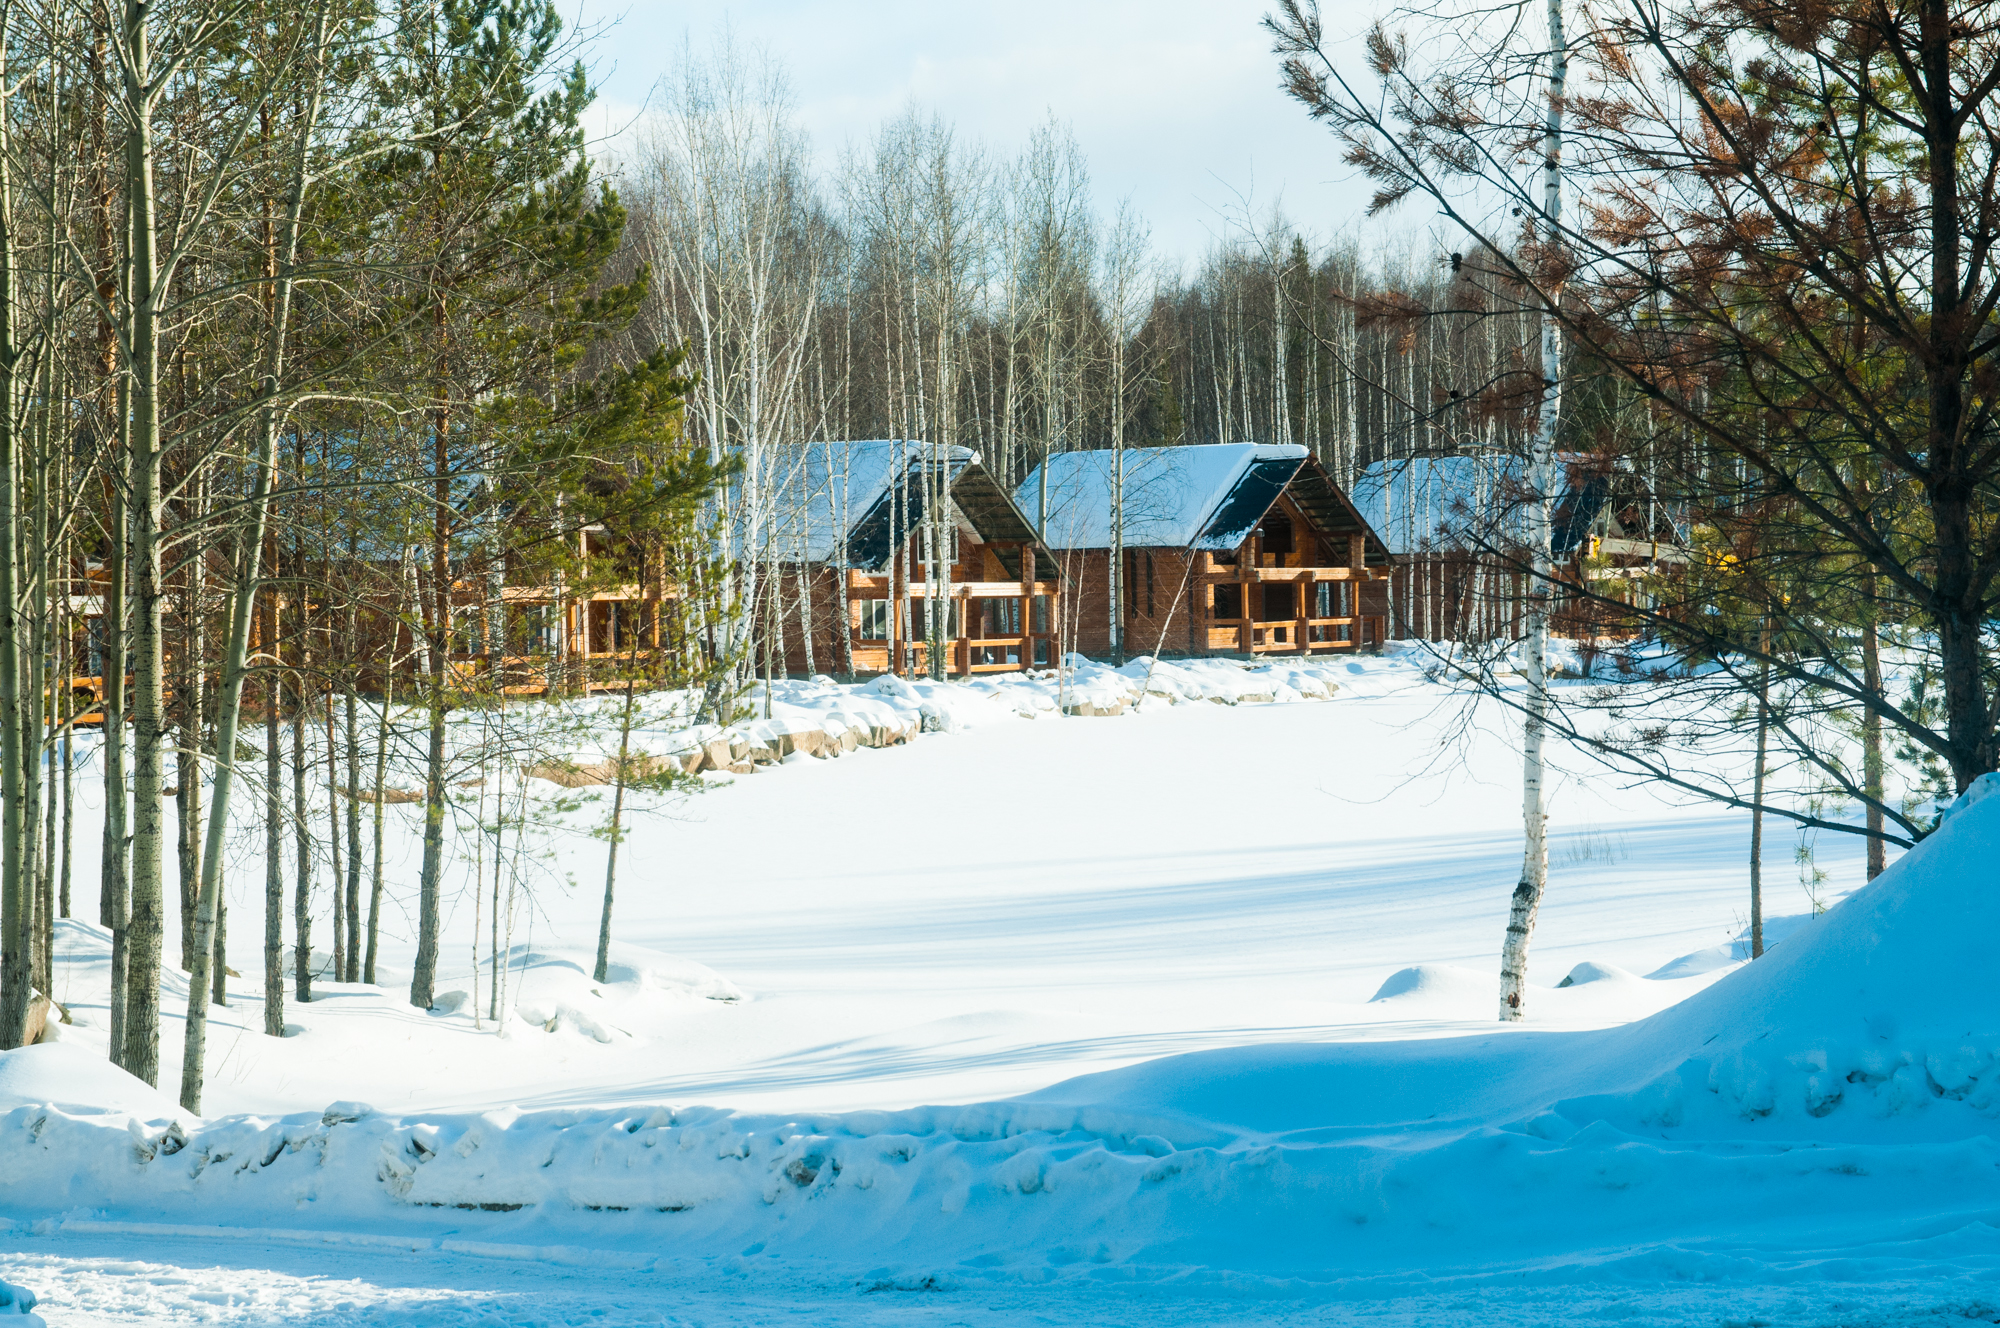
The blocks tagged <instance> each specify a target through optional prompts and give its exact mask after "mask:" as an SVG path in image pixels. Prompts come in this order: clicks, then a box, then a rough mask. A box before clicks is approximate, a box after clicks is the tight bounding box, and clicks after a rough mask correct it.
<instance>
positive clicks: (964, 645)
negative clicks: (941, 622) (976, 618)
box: [958, 591, 972, 678]
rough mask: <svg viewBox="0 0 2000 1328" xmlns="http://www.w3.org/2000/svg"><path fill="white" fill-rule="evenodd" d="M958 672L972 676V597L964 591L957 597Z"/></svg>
mask: <svg viewBox="0 0 2000 1328" xmlns="http://www.w3.org/2000/svg"><path fill="white" fill-rule="evenodd" d="M958 671H959V673H960V674H962V675H963V676H965V677H968V678H970V677H971V676H972V597H971V596H970V595H968V594H966V593H965V592H964V591H960V592H959V595H958Z"/></svg>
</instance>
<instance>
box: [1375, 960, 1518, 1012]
mask: <svg viewBox="0 0 2000 1328" xmlns="http://www.w3.org/2000/svg"><path fill="white" fill-rule="evenodd" d="M1499 992H1500V988H1499V984H1498V981H1497V979H1495V978H1494V976H1493V975H1492V974H1491V973H1478V972H1474V971H1473V970H1472V969H1469V968H1459V967H1458V966H1456V965H1454V964H1418V965H1417V966H1416V967H1414V968H1401V969H1397V970H1396V971H1395V972H1394V973H1391V974H1390V975H1389V976H1388V977H1387V978H1386V979H1384V980H1383V983H1382V985H1381V986H1380V987H1378V988H1376V989H1375V994H1374V995H1373V996H1370V997H1369V998H1368V1001H1369V1003H1370V1004H1371V1005H1372V1004H1374V1003H1375V1002H1377V1001H1407V1000H1411V999H1416V1000H1425V1001H1453V1002H1457V1001H1461V1000H1464V999H1466V998H1467V997H1474V996H1479V997H1485V998H1486V999H1489V1000H1497V999H1498V998H1499Z"/></svg>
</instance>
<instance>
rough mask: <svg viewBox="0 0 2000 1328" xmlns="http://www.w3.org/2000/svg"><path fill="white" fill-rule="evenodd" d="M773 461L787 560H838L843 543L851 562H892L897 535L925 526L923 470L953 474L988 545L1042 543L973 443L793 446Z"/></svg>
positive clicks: (779, 539)
mask: <svg viewBox="0 0 2000 1328" xmlns="http://www.w3.org/2000/svg"><path fill="white" fill-rule="evenodd" d="M766 455H767V461H768V465H769V476H768V479H767V481H766V482H767V483H768V484H769V485H770V486H771V489H772V498H773V502H772V504H771V510H772V511H773V512H774V513H775V515H773V517H772V518H771V528H770V530H769V532H768V534H769V537H770V540H771V543H772V545H773V546H774V548H775V550H776V553H775V556H776V558H777V559H778V560H779V561H781V562H805V563H828V562H833V561H835V560H836V559H838V558H839V557H840V553H841V545H842V543H843V541H844V542H845V544H846V551H847V564H848V566H850V567H854V568H857V569H859V570H862V571H879V570H880V569H881V568H883V567H886V566H888V564H889V560H890V557H891V554H892V552H893V550H892V548H891V542H892V538H893V536H895V535H897V534H899V533H902V534H907V532H909V531H910V530H912V529H914V528H915V527H916V526H918V525H920V524H921V523H922V522H923V520H924V512H925V503H926V497H925V490H926V488H927V487H928V486H926V485H925V483H924V482H923V481H924V474H925V471H926V469H927V468H928V467H933V466H934V467H937V468H939V469H941V470H942V471H943V472H944V475H945V477H946V482H947V485H948V487H949V492H950V494H951V505H952V506H953V507H955V508H956V509H957V510H958V513H959V515H960V516H962V517H963V518H964V519H965V522H966V523H967V524H968V525H970V526H971V527H972V529H973V531H974V533H976V534H977V535H978V536H979V538H980V539H981V540H982V541H984V542H986V543H992V542H993V541H996V540H1000V541H1022V542H1030V541H1033V540H1034V538H1035V532H1034V527H1033V525H1032V524H1031V523H1030V522H1029V521H1028V519H1027V518H1026V517H1024V516H1023V515H1022V514H1021V513H1020V512H1019V511H1017V510H1015V508H1014V505H1013V503H1012V502H1011V501H1009V500H1008V497H1007V493H1006V490H1004V489H1002V488H1001V487H1000V485H999V483H998V482H997V481H995V480H994V478H993V476H992V475H991V474H990V473H988V471H987V470H986V468H985V467H984V466H983V465H981V464H980V460H979V453H977V452H975V451H973V450H972V449H971V448H969V447H958V446H956V445H939V444H932V443H927V442H923V441H921V440H918V439H909V438H870V439H861V440H854V441H832V442H820V443H800V444H790V445H786V446H780V447H774V448H770V449H768V451H767V454H766ZM898 481H900V484H899V483H898ZM899 491H900V498H899V496H898V495H899Z"/></svg>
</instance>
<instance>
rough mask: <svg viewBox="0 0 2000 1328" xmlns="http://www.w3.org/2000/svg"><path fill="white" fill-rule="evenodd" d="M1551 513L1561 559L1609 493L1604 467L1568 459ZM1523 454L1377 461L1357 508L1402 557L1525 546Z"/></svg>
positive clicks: (1360, 482)
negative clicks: (1447, 551)
mask: <svg viewBox="0 0 2000 1328" xmlns="http://www.w3.org/2000/svg"><path fill="white" fill-rule="evenodd" d="M1564 461H1565V464H1564V466H1563V482H1562V486H1561V488H1560V489H1559V490H1558V491H1557V493H1556V494H1555V506H1554V510H1553V511H1552V512H1551V513H1550V521H1551V523H1552V529H1551V531H1550V541H1549V542H1550V547H1551V549H1552V551H1553V552H1554V554H1555V556H1556V557H1558V558H1561V557H1566V556H1568V554H1569V553H1570V552H1571V551H1572V550H1574V549H1575V548H1576V547H1577V546H1578V545H1580V544H1582V543H1583V542H1584V540H1585V538H1586V537H1587V536H1588V534H1589V532H1590V525H1591V523H1592V522H1593V521H1595V520H1596V519H1597V515H1598V513H1599V511H1601V510H1602V509H1603V506H1604V501H1605V497H1606V495H1607V494H1608V493H1609V491H1610V484H1609V478H1608V474H1607V472H1606V471H1605V469H1604V468H1603V466H1601V465H1586V464H1583V459H1582V458H1578V457H1573V456H1572V457H1566V458H1564ZM1526 473H1527V467H1526V463H1525V462H1524V461H1523V460H1522V459H1521V458H1520V457H1513V456H1498V455H1495V454H1493V453H1480V454H1476V455H1473V456H1434V457H1406V458H1403V459H1401V460H1397V461H1378V462H1376V463H1375V464H1373V465H1371V466H1369V467H1368V468H1367V469H1366V470H1364V471H1362V473H1361V475H1360V476H1359V477H1358V478H1357V479H1356V480H1355V482H1354V505H1355V507H1357V508H1359V509H1360V511H1361V514H1362V515H1363V516H1364V517H1365V518H1367V520H1368V523H1369V524H1370V525H1371V526H1373V527H1374V528H1375V529H1376V530H1377V531H1379V532H1380V533H1381V536H1382V539H1383V541H1384V542H1385V543H1387V544H1388V546H1389V548H1390V550H1391V551H1392V552H1393V553H1395V554H1396V555H1397V556H1398V557H1402V556H1405V555H1408V554H1414V553H1429V552H1436V551H1439V550H1446V549H1475V548H1489V549H1490V548H1518V547H1520V546H1521V545H1522V544H1523V543H1524V542H1525V540H1526V538H1527V514H1526V506H1527V500H1528V497H1529V492H1528V487H1527V483H1526V480H1525V478H1524V477H1525V476H1526Z"/></svg>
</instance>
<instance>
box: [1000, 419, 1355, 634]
mask: <svg viewBox="0 0 2000 1328" xmlns="http://www.w3.org/2000/svg"><path fill="white" fill-rule="evenodd" d="M1123 457H1124V474H1123V483H1122V489H1123V501H1122V507H1123V513H1124V518H1123V538H1122V540H1120V541H1119V542H1120V543H1121V544H1122V545H1123V548H1124V555H1123V564H1122V566H1121V568H1120V572H1121V575H1120V576H1119V578H1118V582H1119V585H1120V587H1121V593H1120V599H1121V601H1122V602H1121V603H1120V604H1118V605H1117V606H1116V608H1115V615H1116V622H1117V624H1118V626H1119V628H1121V629H1122V636H1123V643H1122V652H1123V653H1124V654H1126V655H1128V656H1129V655H1151V654H1173V655H1244V656H1252V657H1254V656H1258V655H1272V654H1285V655H1312V654H1326V653H1334V652H1339V651H1354V650H1360V649H1363V648H1366V647H1372V646H1376V645H1379V644H1381V642H1382V641H1383V640H1384V638H1385V636H1386V632H1387V623H1386V615H1387V613H1388V606H1387V600H1386V597H1385V593H1384V592H1385V590H1386V583H1387V581H1388V578H1389V551H1388V549H1387V548H1386V547H1385V546H1384V545H1383V543H1382V541H1381V540H1380V539H1379V538H1378V537H1377V536H1376V534H1375V532H1374V531H1373V530H1372V529H1370V528H1369V525H1368V523H1367V522H1366V521H1365V520H1363V519H1362V517H1361V515H1360V514H1359V513H1358V512H1357V511H1356V510H1355V508H1354V505H1353V504H1352V503H1350V502H1349V501H1348V499H1347V495H1346V494H1344V493H1343V492H1341V490H1340V486H1339V485H1337V484H1335V483H1334V481H1333V478H1332V476H1330V475H1329V474H1328V473H1327V471H1326V468H1325V467H1324V466H1322V465H1321V464H1320V463H1319V461H1318V460H1316V459H1315V458H1314V457H1313V456H1312V455H1311V454H1310V453H1308V452H1307V451H1306V449H1305V448H1303V447H1294V446H1272V445H1265V444H1258V443H1227V444H1212V445H1205V446H1189V447H1141V448H1128V449H1126V450H1125V451H1124V453H1123ZM1113 458H1114V453H1112V452H1110V451H1108V450H1101V451H1089V452H1064V453H1059V454H1057V455H1055V456H1053V457H1051V458H1049V460H1048V462H1047V464H1046V465H1045V466H1043V467H1041V468H1038V469H1037V470H1036V471H1035V472H1034V473H1033V474H1031V475H1029V476H1028V478H1027V480H1026V481H1024V482H1023V483H1022V485H1021V487H1020V488H1018V489H1017V490H1015V494H1014V500H1015V503H1016V505H1017V506H1018V507H1020V508H1021V509H1022V510H1023V511H1027V512H1033V513H1037V514H1038V515H1040V514H1043V513H1045V520H1044V522H1043V527H1042V536H1043V540H1044V542H1045V543H1046V544H1047V545H1048V546H1049V547H1050V548H1051V549H1052V550H1054V552H1055V554H1056V556H1057V557H1058V558H1060V559H1061V560H1062V561H1063V571H1064V573H1065V579H1066V580H1068V581H1069V583H1070V584H1071V585H1072V587H1073V588H1074V591H1073V595H1074V600H1075V603H1074V614H1073V617H1072V619H1071V622H1070V623H1069V624H1068V626H1069V635H1070V639H1072V640H1073V641H1074V642H1075V643H1076V645H1075V647H1074V648H1076V649H1079V650H1081V651H1082V652H1083V653H1085V654H1099V655H1102V654H1110V653H1115V652H1117V651H1119V650H1120V649H1121V646H1120V644H1119V642H1117V641H1116V640H1114V637H1113V622H1114V607H1113V605H1112V604H1111V602H1110V598H1109V597H1110V594H1111V585H1112V576H1111V557H1112V553H1111V550H1112V544H1113V529H1112V517H1113V512H1114V507H1115V506H1117V504H1114V501H1113V495H1112V488H1113V485H1112V481H1113V479H1114V473H1113V469H1112V467H1113Z"/></svg>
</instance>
